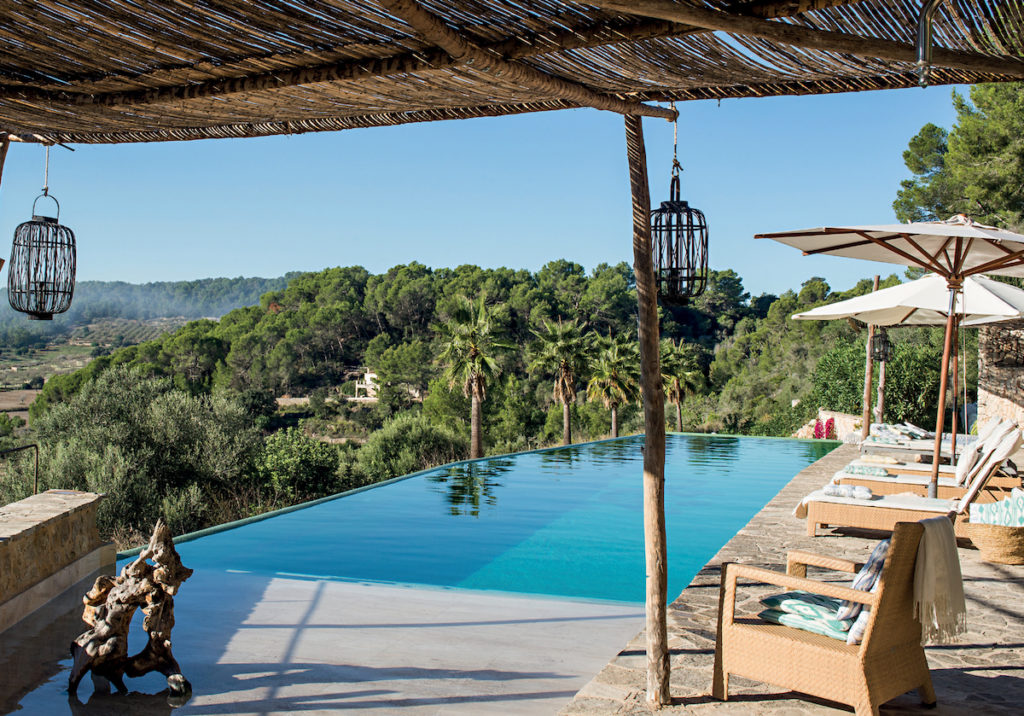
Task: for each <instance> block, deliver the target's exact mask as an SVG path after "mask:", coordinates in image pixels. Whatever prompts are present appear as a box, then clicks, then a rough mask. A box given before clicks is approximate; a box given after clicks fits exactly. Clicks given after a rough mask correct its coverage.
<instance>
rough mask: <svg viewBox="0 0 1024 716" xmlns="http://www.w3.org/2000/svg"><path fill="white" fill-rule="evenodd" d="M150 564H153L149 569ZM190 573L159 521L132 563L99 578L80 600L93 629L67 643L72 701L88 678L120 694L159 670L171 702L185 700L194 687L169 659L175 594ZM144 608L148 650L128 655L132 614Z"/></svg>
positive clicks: (95, 683)
mask: <svg viewBox="0 0 1024 716" xmlns="http://www.w3.org/2000/svg"><path fill="white" fill-rule="evenodd" d="M149 560H152V564H150V562H149ZM190 576H192V570H191V569H188V568H187V567H185V566H184V565H182V563H181V558H180V557H178V552H177V551H176V550H175V549H174V543H173V542H172V541H171V531H170V530H169V529H167V525H165V524H164V523H163V522H157V524H156V527H155V528H154V530H153V536H152V537H151V538H150V540H149V545H147V546H146V548H145V549H143V550H142V552H140V553H139V556H138V557H137V558H136V559H135V561H134V562H132V563H131V564H128V565H126V566H125V568H124V569H122V570H121V574H120V575H119V576H118V577H108V576H101V577H98V578H97V579H96V583H95V584H94V585H93V587H92V589H91V590H89V593H88V594H86V595H85V597H83V598H82V601H83V602H84V603H85V612H84V613H83V614H82V619H83V620H84V621H85V623H86V624H88V625H89V626H91V627H92V628H91V629H89V630H88V631H86V632H84V633H83V634H82V635H80V636H79V637H78V638H77V639H75V640H74V641H73V642H71V657H72V659H74V665H73V666H72V668H71V676H70V678H69V679H68V693H69V694H71V695H72V696H73V695H74V694H75V693H76V692H77V690H78V684H79V682H80V681H81V680H82V678H83V677H84V676H85V674H86V673H88V672H90V671H91V672H92V679H93V684H94V685H95V687H96V689H97V691H104V692H108V691H109V690H110V684H111V683H113V684H114V686H115V687H117V690H118V691H119V692H121V693H124V692H126V691H127V690H128V689H127V688H126V687H125V684H124V677H125V676H126V675H127V676H131V677H136V676H142V675H143V674H148V673H149V672H151V671H159V672H160V673H162V674H163V675H164V676H166V677H167V688H168V689H169V690H170V692H171V695H172V696H175V697H182V696H184V697H185V698H188V696H189V695H190V694H191V691H192V685H191V684H189V682H188V680H187V679H186V678H185V677H184V676H182V674H181V668H180V667H179V666H178V662H177V661H175V659H174V655H173V654H171V629H172V628H173V627H174V595H175V594H176V593H177V591H178V587H180V586H181V584H182V582H184V581H185V580H186V579H188V578H189V577H190ZM139 608H141V609H142V612H143V614H145V619H144V620H143V622H142V628H143V629H145V630H146V634H148V635H149V641H148V643H147V644H146V647H145V648H144V649H143V650H142V651H140V652H139V653H138V654H136V655H135V656H132V657H129V656H128V628H129V626H130V625H131V622H132V616H133V615H134V614H135V610H136V609H139Z"/></svg>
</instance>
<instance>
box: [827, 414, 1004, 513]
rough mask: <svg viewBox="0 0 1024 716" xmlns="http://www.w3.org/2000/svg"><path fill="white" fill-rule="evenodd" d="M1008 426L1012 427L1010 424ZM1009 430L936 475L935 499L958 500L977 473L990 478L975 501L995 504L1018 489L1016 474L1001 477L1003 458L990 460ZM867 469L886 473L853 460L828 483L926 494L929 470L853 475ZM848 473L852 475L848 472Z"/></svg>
mask: <svg viewBox="0 0 1024 716" xmlns="http://www.w3.org/2000/svg"><path fill="white" fill-rule="evenodd" d="M1011 425H1012V424H1011ZM1013 429H1014V428H1013V427H1010V428H1009V429H1008V430H1007V431H1006V433H1002V432H1000V433H997V434H995V435H994V436H993V439H992V440H990V441H988V442H986V444H985V445H984V446H982V449H981V453H980V454H977V457H976V458H974V457H973V456H972V454H971V453H964V454H963V456H962V457H961V458H960V460H959V464H958V465H957V466H955V467H952V466H951V467H950V469H949V470H945V471H941V470H940V472H939V480H938V494H937V497H939V498H941V499H944V500H958V499H960V498H961V497H963V496H964V495H965V494H967V490H968V486H969V485H970V484H971V483H972V482H973V481H974V478H975V477H977V475H978V473H979V472H980V471H981V470H989V471H990V473H991V474H990V475H989V477H988V480H987V482H986V483H985V488H984V489H983V490H982V491H981V492H980V493H978V496H977V497H976V498H975V501H976V502H981V503H985V502H995V501H998V500H1001V499H1003V498H1004V497H1006V494H1007V493H1008V492H1009V491H1010V490H1012V489H1013V488H1015V487H1020V486H1021V480H1020V476H1019V475H1016V474H1012V475H1011V474H1004V473H1003V469H1004V465H1005V461H1006V458H1005V457H1003V458H1002V459H991V458H992V456H993V455H994V454H996V452H997V451H998V450H999V446H1000V444H1001V443H1002V440H1003V439H1005V438H1006V436H1007V435H1009V434H1010V430H1013ZM864 467H867V468H868V469H870V470H885V471H886V472H889V466H888V465H878V464H870V463H862V462H861V461H854V462H852V463H850V464H849V465H847V466H846V467H844V468H843V469H842V470H840V471H839V472H837V473H836V474H835V475H834V476H833V477H832V483H833V484H837V485H863V486H865V487H868V488H870V489H871V491H872V492H873V493H874V494H876V495H897V494H901V493H904V492H909V493H911V494H914V495H921V496H925V495H927V494H928V484H929V482H930V481H931V470H930V469H923V470H917V471H915V472H910V471H904V472H901V473H890V474H888V475H870V474H857V470H860V469H863V468H864ZM850 470H852V472H848V471H850ZM961 472H963V474H964V480H963V482H962V483H961V482H960V481H959V480H958V479H957V477H956V476H957V475H958V474H960V473H961Z"/></svg>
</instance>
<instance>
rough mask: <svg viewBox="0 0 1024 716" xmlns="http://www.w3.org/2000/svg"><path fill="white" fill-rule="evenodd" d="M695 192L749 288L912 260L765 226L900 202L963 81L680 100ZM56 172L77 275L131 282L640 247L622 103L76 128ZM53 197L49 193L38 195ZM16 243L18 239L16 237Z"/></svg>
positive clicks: (662, 166) (13, 215)
mask: <svg viewBox="0 0 1024 716" xmlns="http://www.w3.org/2000/svg"><path fill="white" fill-rule="evenodd" d="M679 109H680V112H681V119H680V160H681V161H682V163H683V166H684V169H685V171H684V174H683V198H686V199H688V200H689V201H690V202H691V204H693V205H694V206H697V207H698V208H700V209H701V210H703V211H704V212H705V214H706V215H707V218H708V224H709V227H710V235H711V249H710V251H711V265H712V266H713V267H714V268H719V269H722V268H733V269H735V270H736V271H737V272H738V273H739V274H740V275H741V276H742V277H743V281H744V285H745V286H746V287H747V289H748V290H749V291H751V292H752V293H753V294H758V293H761V292H772V293H778V292H781V291H784V290H786V289H788V288H797V287H799V285H800V283H801V282H802V281H803V280H805V279H806V278H808V277H810V276H812V275H818V276H823V277H825V278H826V279H827V280H828V281H829V282H830V283H831V285H832V286H833V288H835V289H845V288H848V287H849V286H850V285H852V284H853V283H854V282H855V281H856V280H857V279H858V278H861V277H864V276H869V275H872V274H873V273H876V272H881V273H882V274H883V275H886V274H888V273H892V272H894V271H902V269H901V268H899V267H896V266H889V265H883V264H869V263H866V262H857V261H851V260H848V259H839V258H833V257H813V258H811V257H802V256H800V254H799V253H798V252H797V251H795V250H793V249H790V248H787V247H784V246H782V245H778V244H775V243H774V242H770V241H755V240H754V239H753V238H752V236H753V234H755V233H757V232H761V231H776V230H783V229H788V228H802V227H809V226H819V225H822V224H839V223H855V224H866V223H879V222H888V221H893V220H894V216H893V213H892V208H891V204H892V200H893V199H894V197H895V193H896V190H897V188H898V187H899V181H900V180H901V179H904V178H906V177H907V176H908V172H907V171H906V169H905V167H904V165H903V162H902V156H901V155H902V152H903V150H904V149H905V148H906V146H907V142H908V140H909V139H910V138H911V137H912V136H913V135H914V134H915V133H916V132H917V131H918V130H919V129H920V127H921V126H922V125H924V124H925V123H927V122H934V123H936V124H940V125H943V126H947V127H948V126H950V125H951V124H952V122H953V120H954V113H953V110H952V107H951V102H950V88H949V87H932V88H928V89H927V90H921V89H907V90H896V91H887V92H862V93H853V94H839V95H828V96H818V97H780V98H769V99H751V100H725V101H723V102H721V104H719V103H717V102H713V101H705V102H689V103H684V104H680V105H679ZM644 128H645V133H646V138H647V149H648V161H649V165H650V171H651V194H652V200H653V201H654V202H655V203H657V202H659V201H661V200H662V199H663V198H666V197H665V196H664V195H665V194H666V193H667V189H668V178H669V167H670V162H671V154H672V126H671V124H669V123H668V122H665V121H663V120H658V119H647V120H645V121H644ZM75 149H76V151H75V152H74V153H72V152H68V151H65V150H63V149H60V148H54V149H53V150H52V152H51V166H50V188H51V191H52V193H53V194H54V195H55V196H57V198H58V199H59V200H60V201H61V205H62V215H61V220H62V223H65V224H67V225H68V226H70V227H71V228H72V229H73V230H74V231H75V234H76V236H77V239H78V256H79V273H78V277H79V279H80V280H86V279H98V280H123V281H130V282H133V283H139V282H146V281H161V280H179V279H193V278H204V277H210V276H243V275H244V276H279V275H281V274H283V273H285V272H287V271H295V270H318V269H321V268H324V267H327V266H338V265H350V264H361V265H363V266H366V267H367V268H368V269H370V270H371V271H375V272H378V271H383V270H385V269H387V268H388V267H390V266H392V265H394V264H397V263H406V262H409V261H414V260H415V261H420V262H422V263H425V264H427V265H429V266H434V267H440V266H457V265H459V264H463V263H475V264H479V265H482V266H492V267H493V266H510V267H514V268H528V269H533V270H535V269H538V268H539V267H541V266H542V265H543V264H544V263H546V262H548V261H550V260H552V259H556V258H567V259H571V260H574V261H578V262H579V263H581V264H583V265H584V266H585V267H587V268H588V269H590V268H593V266H595V265H596V264H598V263H601V262H617V261H622V260H626V261H629V262H632V249H631V234H630V231H631V229H630V203H629V202H630V198H629V186H628V182H627V173H626V162H625V148H624V138H623V123H622V119H621V117H619V116H618V115H614V114H611V113H608V112H598V111H596V110H584V109H581V110H567V111H562V112H548V113H542V114H534V115H523V116H517V117H503V118H489V119H475V120H465V121H456V122H439V123H429V124H418V125H407V126H401V127H384V128H376V129H365V130H350V131H346V132H336V133H318V134H306V135H299V136H292V137H272V138H260V139H240V140H202V141H195V142H174V143H154V144H134V145H109V146H108V145H77V146H76V147H75ZM42 173H43V149H42V148H41V147H38V146H32V145H20V144H14V145H12V146H11V150H10V153H9V154H8V157H7V164H6V167H5V168H4V172H3V187H2V189H0V234H2V235H5V236H8V237H10V236H11V235H12V234H13V231H14V227H15V226H16V225H17V224H18V223H19V222H21V221H24V220H26V219H27V218H29V215H30V211H31V204H32V199H33V198H34V197H35V195H37V194H38V193H39V189H40V187H41V186H42ZM42 204H43V202H40V208H41V207H42ZM4 251H6V249H4Z"/></svg>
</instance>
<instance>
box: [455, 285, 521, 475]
mask: <svg viewBox="0 0 1024 716" xmlns="http://www.w3.org/2000/svg"><path fill="white" fill-rule="evenodd" d="M441 330H442V332H443V333H445V334H446V335H445V340H444V349H443V350H442V351H441V355H440V356H439V357H438V360H439V361H440V362H441V364H442V365H444V366H445V373H444V377H445V379H446V380H447V381H448V385H449V387H452V388H454V387H455V385H456V384H458V383H461V384H462V392H463V393H464V394H465V396H466V397H467V398H469V399H470V410H469V425H470V428H469V436H470V438H469V457H470V459H473V458H478V457H483V445H482V438H481V434H480V422H481V421H480V406H481V404H482V403H483V401H484V399H485V398H486V397H487V382H488V381H489V380H491V379H492V378H494V377H496V376H497V375H498V374H499V373H500V372H501V369H500V367H499V366H498V363H497V361H495V359H494V354H495V353H496V352H498V351H500V350H502V349H505V348H507V347H508V346H507V345H506V344H504V343H502V342H500V341H499V340H497V338H496V336H497V331H496V330H495V327H494V323H493V319H492V316H491V313H490V311H489V310H488V308H487V304H486V303H485V302H484V297H483V296H481V297H480V298H479V299H477V301H475V302H474V301H470V300H469V299H468V298H466V297H465V296H460V297H459V305H458V306H457V307H456V310H455V311H454V312H453V314H452V316H451V318H450V319H449V320H448V321H447V322H446V323H444V324H442V326H441Z"/></svg>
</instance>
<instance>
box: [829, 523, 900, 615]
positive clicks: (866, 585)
mask: <svg viewBox="0 0 1024 716" xmlns="http://www.w3.org/2000/svg"><path fill="white" fill-rule="evenodd" d="M887 554H889V540H887V539H884V540H882V541H881V542H879V543H878V544H877V545H875V548H874V549H873V550H872V551H871V556H870V557H868V561H867V562H865V563H864V566H863V567H861V569H860V571H859V572H858V573H857V576H856V577H854V578H853V584H851V585H850V586H851V587H853V588H854V589H859V590H860V591H862V592H870V591H872V589H874V586H875V584H876V583H877V582H878V577H879V575H880V574H881V573H882V567H883V566H884V565H885V557H886V555H887ZM863 607H864V605H863V604H859V603H857V602H846V601H844V602H843V603H842V605H841V606H840V607H839V609H838V611H837V612H836V619H839V620H846V619H853V618H855V617H856V616H857V615H859V614H860V612H861V609H863Z"/></svg>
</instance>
